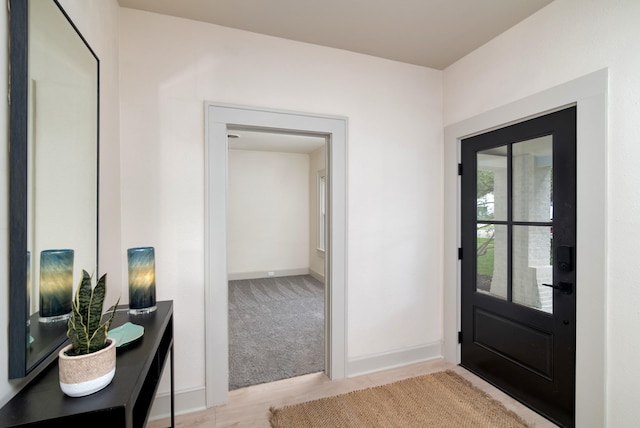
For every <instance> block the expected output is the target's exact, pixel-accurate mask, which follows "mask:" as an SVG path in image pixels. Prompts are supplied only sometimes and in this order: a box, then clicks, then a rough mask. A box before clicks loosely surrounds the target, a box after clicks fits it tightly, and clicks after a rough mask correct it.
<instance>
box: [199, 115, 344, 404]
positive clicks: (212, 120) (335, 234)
mask: <svg viewBox="0 0 640 428" xmlns="http://www.w3.org/2000/svg"><path fill="white" fill-rule="evenodd" d="M205 124H206V135H205V158H206V166H205V170H206V174H205V175H206V191H205V199H206V204H205V281H206V285H205V335H206V339H205V371H206V373H205V389H206V406H207V407H212V406H215V405H222V404H224V403H226V401H227V396H228V384H229V360H228V351H229V337H228V317H227V314H228V286H227V284H228V275H227V260H228V254H227V208H228V207H227V186H228V158H227V156H228V144H227V135H228V133H229V127H232V128H233V127H236V128H237V127H252V128H261V129H268V130H271V131H282V132H289V133H300V134H309V135H310V134H314V135H321V136H324V137H326V138H327V146H326V147H327V149H326V152H327V161H326V165H327V168H326V180H327V181H326V182H327V199H326V200H327V225H328V227H327V234H326V238H327V242H326V243H325V245H326V255H325V261H326V268H325V272H326V274H325V281H326V283H327V286H326V287H327V293H326V300H325V302H326V305H325V308H326V309H325V333H326V334H325V336H326V339H325V340H326V346H325V349H326V356H325V361H326V363H325V372H326V374H327V375H328V376H329V378H331V379H342V378H344V377H345V374H346V355H347V351H346V319H347V318H346V286H347V275H346V257H347V251H346V249H347V238H346V237H347V233H346V200H347V199H346V198H347V191H346V189H347V185H346V181H347V163H346V158H347V138H346V136H347V120H346V118H341V117H332V116H321V115H314V114H309V113H301V112H290V111H281V110H270V109H259V108H254V107H244V106H233V105H222V104H213V103H206V104H205Z"/></svg>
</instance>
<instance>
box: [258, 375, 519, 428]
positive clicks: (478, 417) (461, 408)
mask: <svg viewBox="0 0 640 428" xmlns="http://www.w3.org/2000/svg"><path fill="white" fill-rule="evenodd" d="M270 412H271V414H270V418H269V422H270V423H271V426H272V427H273V428H289V427H291V428H293V427H296V428H297V427H308V428H313V427H363V428H364V427H384V428H393V427H397V428H411V427H415V428H418V427H420V428H422V427H429V428H439V427H441V428H445V427H447V428H448V427H456V428H458V427H460V428H464V427H469V428H479V427H486V428H500V427H505V428H507V427H508V428H512V427H513V428H516V427H518V428H519V427H528V425H527V424H526V422H524V420H522V419H521V418H520V417H519V416H517V415H516V414H515V413H513V412H511V411H509V410H507V409H506V408H505V407H504V406H503V405H502V404H501V403H499V402H498V401H496V400H494V399H493V398H491V397H490V396H489V395H487V394H485V393H484V392H482V391H481V390H479V389H478V388H476V387H474V386H473V385H471V383H470V382H469V381H467V380H466V379H463V378H462V377H460V376H459V375H457V374H456V373H454V372H453V371H451V370H447V371H443V372H438V373H433V374H429V375H424V376H419V377H414V378H410V379H406V380H402V381H399V382H394V383H391V384H388V385H383V386H377V387H374V388H369V389H364V390H360V391H355V392H350V393H348V394H343V395H338V396H335V397H329V398H323V399H320V400H315V401H309V402H307V403H302V404H298V405H293V406H286V407H283V408H281V409H274V408H272V409H271V410H270Z"/></svg>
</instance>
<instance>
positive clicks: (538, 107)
mask: <svg viewBox="0 0 640 428" xmlns="http://www.w3.org/2000/svg"><path fill="white" fill-rule="evenodd" d="M607 83H608V71H607V69H603V70H599V71H596V72H594V73H591V74H588V75H586V76H584V77H580V78H578V79H575V80H572V81H570V82H568V83H564V84H562V85H559V86H556V87H554V88H551V89H548V90H546V91H544V92H541V93H539V94H536V95H532V96H530V97H528V98H525V99H523V100H520V101H516V102H514V103H511V104H508V105H506V106H503V107H499V108H497V109H495V110H491V111H489V112H486V113H483V114H480V115H478V116H475V117H473V118H471V119H467V120H464V121H462V122H459V123H456V124H453V125H450V126H447V127H446V128H445V141H444V153H445V155H444V161H445V165H444V166H445V169H444V172H445V177H444V179H445V188H444V189H445V200H444V214H445V215H444V218H445V223H444V234H445V240H444V249H443V251H444V263H445V265H444V280H445V282H444V338H443V339H444V341H443V342H444V344H443V350H444V357H445V358H446V359H447V360H449V361H451V362H453V363H456V364H457V363H459V362H460V345H458V343H457V332H458V331H459V330H460V262H459V261H458V260H457V248H458V247H460V180H459V178H458V173H457V170H458V168H457V167H458V163H459V160H460V150H461V149H460V144H461V140H462V139H463V138H467V137H470V136H473V135H477V134H481V133H484V132H487V131H489V130H492V129H497V128H502V127H504V126H506V125H509V124H511V123H515V122H521V121H523V120H526V119H530V118H532V117H536V116H541V115H543V114H546V113H549V112H551V111H554V110H558V109H560V108H562V107H565V106H569V105H572V104H575V105H576V106H577V119H576V122H577V123H576V127H577V129H576V130H577V153H576V162H577V174H576V175H577V177H576V178H577V205H576V212H577V219H576V232H577V239H576V310H577V312H576V322H577V325H576V420H575V425H576V426H604V425H605V421H606V420H605V403H606V401H605V391H606V376H605V370H606V366H605V359H606V329H607V320H606V290H607V261H606V256H607V252H606V243H607V88H608V84H607Z"/></svg>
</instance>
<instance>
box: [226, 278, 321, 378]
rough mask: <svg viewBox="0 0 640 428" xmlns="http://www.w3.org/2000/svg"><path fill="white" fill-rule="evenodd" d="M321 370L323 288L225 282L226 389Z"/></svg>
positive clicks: (307, 283)
mask: <svg viewBox="0 0 640 428" xmlns="http://www.w3.org/2000/svg"><path fill="white" fill-rule="evenodd" d="M323 370H324V285H323V284H322V283H321V282H319V281H318V280H316V279H315V278H313V277H312V276H310V275H297V276H288V277H279V278H262V279H247V280H239V281H229V390H234V389H238V388H242V387H245V386H249V385H257V384H260V383H265V382H273V381H275V380H280V379H287V378H290V377H294V376H301V375H304V374H308V373H314V372H320V371H323Z"/></svg>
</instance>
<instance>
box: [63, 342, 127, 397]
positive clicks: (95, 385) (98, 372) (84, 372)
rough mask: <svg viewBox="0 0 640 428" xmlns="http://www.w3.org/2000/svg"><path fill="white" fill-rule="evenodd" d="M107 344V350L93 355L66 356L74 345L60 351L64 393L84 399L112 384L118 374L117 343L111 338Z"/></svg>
mask: <svg viewBox="0 0 640 428" xmlns="http://www.w3.org/2000/svg"><path fill="white" fill-rule="evenodd" d="M107 342H108V343H109V345H108V346H107V347H106V348H104V349H101V350H100V351H98V352H94V353H92V354H86V355H76V356H69V355H66V354H65V352H67V351H69V350H70V349H71V348H72V346H73V345H68V346H65V347H64V348H62V349H61V350H60V352H59V353H58V357H59V358H58V370H59V377H60V389H62V392H64V393H65V394H67V395H68V396H70V397H83V396H85V395H89V394H93V393H94V392H98V391H100V390H101V389H103V388H104V387H106V386H107V385H109V383H111V380H112V379H113V376H114V375H115V373H116V341H115V340H113V339H111V338H109V339H107Z"/></svg>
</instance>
